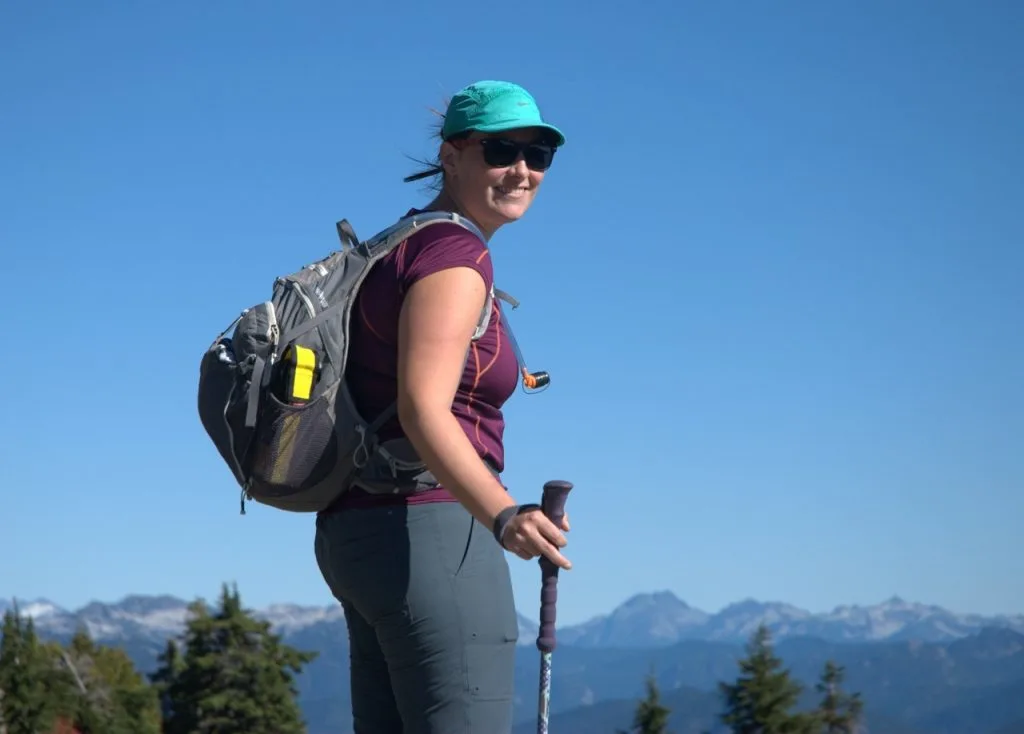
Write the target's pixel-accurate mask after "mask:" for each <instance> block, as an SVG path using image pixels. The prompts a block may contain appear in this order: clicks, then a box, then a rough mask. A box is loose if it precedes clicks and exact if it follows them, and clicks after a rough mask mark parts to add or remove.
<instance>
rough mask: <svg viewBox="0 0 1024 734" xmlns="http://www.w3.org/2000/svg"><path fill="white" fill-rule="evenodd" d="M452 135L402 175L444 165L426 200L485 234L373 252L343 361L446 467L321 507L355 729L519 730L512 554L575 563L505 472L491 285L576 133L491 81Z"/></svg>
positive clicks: (364, 399)
mask: <svg viewBox="0 0 1024 734" xmlns="http://www.w3.org/2000/svg"><path fill="white" fill-rule="evenodd" d="M440 139H441V140H440V144H439V147H438V153H437V157H436V159H435V160H434V161H433V162H432V163H430V164H428V165H427V167H426V168H425V170H423V171H421V172H419V173H417V174H414V175H412V176H409V177H408V178H407V179H406V181H416V180H420V179H423V178H428V177H434V178H435V181H434V188H435V190H436V191H437V196H436V197H435V198H434V200H433V201H432V202H431V203H430V204H429V205H427V207H425V209H424V210H422V211H448V212H454V213H456V214H459V215H461V216H462V217H463V218H465V219H468V220H469V221H470V222H472V223H473V224H474V225H475V226H476V229H477V230H478V233H474V232H472V231H470V230H469V229H467V228H465V227H463V226H460V225H459V224H456V223H447V222H446V223H440V224H435V225H433V226H431V227H426V228H424V229H423V230H421V231H418V232H416V233H415V234H413V235H412V236H410V237H409V238H408V239H407V240H406V241H405V242H404V243H402V244H400V245H399V246H398V247H396V248H395V249H394V250H392V251H391V252H390V253H389V254H388V255H386V256H385V257H384V258H382V259H381V260H380V261H379V262H378V263H377V264H376V265H374V266H373V269H372V270H371V271H370V273H369V274H368V276H367V278H366V281H365V283H364V285H363V286H362V287H361V288H360V290H359V295H358V296H357V300H356V302H355V303H354V305H353V310H352V323H351V327H350V328H351V333H350V340H351V341H350V351H349V357H348V365H347V381H348V387H349V390H350V392H351V394H352V396H353V399H354V401H355V403H356V408H357V410H358V411H359V412H360V414H361V415H363V416H365V417H367V419H370V420H372V418H373V417H374V416H378V415H381V414H382V412H383V411H385V410H386V409H387V408H388V407H389V406H390V405H391V404H392V403H395V402H397V406H398V410H397V416H396V417H395V418H392V419H391V420H389V421H387V422H386V423H384V425H383V427H381V428H380V429H379V430H378V439H379V440H380V441H381V442H391V441H395V440H405V441H407V442H408V444H410V445H411V447H412V449H413V450H414V451H415V453H416V454H417V456H418V457H419V458H420V459H421V460H422V461H423V463H424V464H425V465H426V467H427V469H428V471H429V475H430V479H431V480H432V481H430V482H426V483H425V486H424V488H423V489H422V490H420V491H417V492H416V493H414V494H399V493H379V492H375V493H370V492H364V491H361V490H360V489H358V488H353V489H351V490H349V491H347V492H345V493H344V494H342V495H341V497H340V498H339V500H338V501H337V502H336V503H335V504H334V505H333V506H332V507H330V508H328V509H327V510H325V511H323V512H321V513H319V516H318V518H317V533H316V557H317V561H318V563H319V566H320V570H321V572H322V573H323V576H324V579H325V581H326V582H327V584H328V586H329V587H330V589H331V592H332V593H333V594H334V596H335V597H336V598H337V599H338V600H339V601H340V602H341V604H342V606H343V607H344V610H345V619H346V622H347V624H348V631H349V638H350V644H351V651H352V652H351V668H352V671H351V679H352V701H353V703H352V709H353V719H354V728H355V732H356V734H370V733H371V732H372V734H441V733H442V732H443V733H444V734H463V733H464V734H477V733H478V732H488V734H507V733H508V732H510V731H511V728H512V695H513V670H514V659H515V644H516V640H517V638H518V620H517V617H516V611H515V603H514V600H513V595H512V585H511V580H510V576H509V569H508V564H507V561H506V559H505V555H504V553H503V552H502V550H503V549H504V550H508V551H510V552H511V553H513V554H515V555H516V556H518V557H519V558H522V559H524V560H530V559H534V558H537V557H539V556H545V557H547V558H549V559H550V560H551V561H553V562H554V563H555V564H556V565H558V566H559V567H561V568H564V569H568V568H569V567H570V564H569V562H568V560H567V559H566V558H565V557H564V556H562V554H561V553H560V552H559V549H560V548H563V547H565V544H566V540H565V536H564V535H563V531H568V529H569V528H568V523H567V522H563V523H562V526H561V527H556V526H555V525H554V524H553V523H552V522H551V521H550V520H548V519H547V518H546V517H545V516H544V514H543V513H542V512H540V508H539V507H537V506H536V505H519V504H518V503H517V502H516V500H515V499H513V497H512V496H511V494H510V493H509V491H508V490H507V489H506V488H505V487H504V486H503V485H502V483H501V481H500V479H499V476H500V474H501V472H502V471H503V470H504V448H503V440H502V438H503V435H504V429H505V422H504V417H503V415H502V406H503V405H504V403H505V401H507V400H508V398H509V397H510V396H511V395H512V393H513V392H514V391H515V388H516V384H517V382H518V381H519V379H520V365H519V362H518V361H517V359H516V355H515V350H514V348H513V345H512V342H511V341H510V335H509V334H507V333H505V331H504V328H503V326H502V319H501V313H500V308H501V306H500V304H499V302H498V300H497V299H491V298H489V297H488V296H489V294H490V293H493V288H494V271H493V264H492V261H491V257H490V254H489V250H488V243H489V241H490V239H491V237H493V235H494V234H495V232H497V231H498V229H499V228H500V227H502V226H503V225H505V224H507V223H509V222H513V221H515V220H517V219H519V218H520V217H522V216H523V215H524V214H526V211H527V210H528V209H529V208H530V205H531V204H532V203H533V200H534V199H535V198H536V196H537V192H538V191H539V189H540V185H541V183H542V182H543V180H544V176H545V174H546V172H547V170H548V169H549V168H550V166H551V164H552V161H553V160H554V156H555V152H556V150H557V149H558V148H559V147H560V146H561V145H563V144H564V143H565V137H564V136H563V135H562V133H561V131H559V130H558V129H557V128H556V127H554V126H552V125H550V124H549V123H547V122H546V121H545V120H544V119H543V118H542V117H541V114H540V110H539V109H538V107H537V104H536V102H535V101H534V99H533V97H532V96H531V95H530V94H529V93H528V92H527V91H526V90H525V89H523V88H522V87H520V86H518V85H516V84H512V83H509V82H498V81H483V82H477V83H476V84H472V85H470V86H468V87H466V88H465V89H463V90H462V91H460V92H459V93H458V94H456V95H455V96H454V97H453V98H452V100H451V102H450V104H449V105H448V108H447V111H446V112H445V115H444V122H443V124H442V126H441V129H440ZM418 211H420V210H416V209H413V210H410V211H409V212H407V215H411V214H415V213H418ZM488 303H490V304H491V305H490V306H489V308H490V309H491V311H490V317H489V318H488V319H486V320H482V319H481V314H486V313H487V312H486V311H485V310H484V309H486V308H488V306H487V304H488ZM482 321H483V322H485V323H486V328H484V329H483V331H482V332H478V325H479V324H480V323H481V322H482Z"/></svg>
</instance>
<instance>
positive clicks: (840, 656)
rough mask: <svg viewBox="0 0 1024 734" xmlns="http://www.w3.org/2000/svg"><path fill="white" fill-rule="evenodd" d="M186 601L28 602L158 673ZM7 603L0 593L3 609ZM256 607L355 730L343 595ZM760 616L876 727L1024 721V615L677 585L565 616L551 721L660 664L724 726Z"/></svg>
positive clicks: (671, 700) (996, 728) (633, 683)
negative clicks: (812, 602)
mask: <svg viewBox="0 0 1024 734" xmlns="http://www.w3.org/2000/svg"><path fill="white" fill-rule="evenodd" d="M187 604H188V602H187V601H186V600H183V599H179V598H176V597H173V596H142V595H132V596H128V597H125V598H124V599H122V600H120V601H118V602H116V603H100V602H93V603H90V604H88V605H86V606H83V607H81V608H79V609H75V610H66V609H63V608H61V607H60V606H58V605H56V604H53V603H51V602H49V601H46V600H44V599H38V600H34V601H24V600H19V601H18V606H19V609H20V610H21V613H22V614H25V615H30V616H32V617H33V619H34V620H35V623H36V626H37V629H38V630H39V631H40V634H41V635H42V636H44V637H47V638H50V639H59V640H66V639H68V638H69V637H70V635H71V634H72V633H73V632H74V631H75V629H76V628H77V627H78V626H84V627H85V628H86V629H88V631H89V633H90V634H91V635H92V637H93V638H94V639H96V640H97V641H99V642H103V643H105V644H112V645H117V646H119V647H122V648H123V649H125V651H126V652H127V653H128V654H129V655H130V656H131V658H132V659H133V661H134V662H135V664H136V665H137V666H138V667H139V668H140V669H141V670H144V671H147V672H148V671H151V670H153V669H154V668H155V665H156V655H157V654H159V652H160V651H161V650H162V648H163V646H164V644H165V642H166V640H167V638H168V637H170V636H173V635H177V634H178V633H179V632H180V631H181V630H182V628H183V626H184V623H185V619H186V616H187ZM10 606H11V602H9V601H8V602H5V601H0V611H2V610H3V609H4V608H7V607H10ZM254 614H255V615H256V616H258V617H261V618H263V619H266V620H267V621H269V622H270V623H271V625H272V626H273V627H274V629H275V631H277V632H279V633H280V634H282V636H283V637H284V639H285V641H286V642H288V644H290V645H293V646H295V647H299V648H301V649H307V650H315V651H317V652H318V653H319V656H318V658H317V659H316V660H315V661H314V662H313V663H312V664H311V665H310V666H309V667H308V668H307V669H306V671H305V672H304V673H303V674H302V676H301V677H300V679H299V681H298V683H299V690H300V697H301V703H302V707H303V712H304V714H305V716H306V719H307V722H308V724H309V734H328V732H331V733H337V734H342V733H344V732H349V731H351V729H350V723H349V720H348V716H349V698H348V669H347V662H348V657H347V656H348V640H347V634H346V631H345V624H344V618H343V615H342V613H341V609H340V607H339V606H338V605H335V604H332V605H329V606H322V607H320V606H312V607H311V606H299V605H294V604H275V605H272V606H268V607H266V608H263V609H259V610H254ZM519 620H520V639H519V644H520V645H521V647H520V653H519V655H518V656H517V658H518V660H517V680H516V695H517V700H516V711H517V720H518V721H519V722H520V729H521V732H522V734H526V732H528V731H530V730H531V726H532V724H531V721H532V717H533V716H534V715H535V708H536V686H537V665H538V655H537V651H536V649H535V648H534V640H535V638H536V634H537V625H536V623H535V622H534V621H533V620H531V619H530V618H528V617H526V616H525V615H522V614H520V616H519ZM761 623H764V624H765V625H766V626H767V627H768V628H769V629H770V630H771V631H772V634H773V639H774V641H775V642H776V645H777V650H778V652H779V654H780V656H781V657H782V658H783V660H784V662H785V664H786V665H787V666H788V667H790V669H791V670H792V672H793V675H794V676H795V677H796V678H797V679H798V680H800V681H801V682H803V683H804V684H805V685H806V686H807V687H808V688H809V693H808V698H807V700H806V701H805V703H806V704H807V705H813V683H814V681H815V679H816V677H817V675H818V674H819V673H820V670H821V667H822V666H823V665H824V662H825V660H826V659H829V658H832V659H835V660H837V661H838V662H840V663H841V664H843V665H845V666H846V667H847V670H848V680H849V688H850V689H851V690H859V691H861V692H862V693H863V694H864V697H865V700H866V701H867V706H866V710H867V717H868V723H869V731H870V734H924V733H925V732H928V733H929V734H971V733H972V732H978V733H979V734H1024V615H1016V616H1009V615H1002V616H984V615H978V614H958V613H954V612H950V611H948V610H945V609H943V608H941V607H937V606H933V605H926V604H919V603H914V602H907V601H904V600H902V599H900V598H899V597H892V598H890V599H887V600H885V601H883V602H881V603H879V604H875V605H870V606H841V607H837V608H835V609H833V610H832V611H830V612H825V613H812V612H809V611H807V610H803V609H800V608H798V607H795V606H792V605H789V604H785V603H781V602H761V601H756V600H753V599H746V600H743V601H739V602H737V603H734V604H731V605H729V606H726V607H725V608H723V609H721V610H720V611H718V612H715V613H709V612H706V611H702V610H700V609H696V608H694V607H691V606H689V605H688V604H686V603H685V602H683V601H682V600H680V599H679V598H678V597H677V596H675V595H674V594H672V593H671V592H667V591H659V592H653V593H648V594H638V595H636V596H634V597H632V598H630V599H628V600H627V601H626V602H624V603H623V604H621V605H620V606H618V607H617V608H615V609H614V610H612V611H611V612H609V613H608V614H605V615H601V616H598V617H595V618H593V619H591V620H588V621H586V622H583V623H581V624H576V625H569V626H566V627H562V628H559V630H558V641H559V648H558V650H557V652H556V653H555V656H554V672H553V680H552V705H551V709H552V731H556V730H557V731H558V732H559V734H576V733H579V734H582V733H583V732H586V734H600V732H605V731H607V732H609V733H610V732H613V731H615V730H616V728H626V727H627V726H628V724H629V720H630V717H631V716H632V709H633V707H634V706H635V704H636V698H637V697H639V696H640V695H642V689H643V679H644V676H646V675H647V674H648V673H651V672H653V673H654V674H655V676H656V677H657V679H658V682H659V685H660V686H661V688H662V690H663V695H664V698H665V701H666V703H667V704H668V705H669V707H670V708H672V709H673V711H674V714H673V720H672V722H671V726H672V727H673V729H672V730H673V732H675V734H686V733H687V732H691V731H692V732H694V733H696V732H702V731H711V732H714V731H716V729H715V727H716V724H715V716H716V714H717V713H718V712H719V711H720V710H721V699H720V698H719V696H718V693H717V689H716V686H717V683H718V682H719V681H724V680H733V679H735V677H736V674H737V669H736V659H737V658H738V657H739V656H741V655H742V654H743V644H744V643H745V642H746V641H747V639H748V638H749V636H750V634H751V633H752V632H753V631H754V630H755V629H756V627H757V626H758V624H761ZM556 726H557V729H556V728H555V727H556ZM517 734H520V730H517Z"/></svg>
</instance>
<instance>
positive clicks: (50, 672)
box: [0, 604, 59, 734]
mask: <svg viewBox="0 0 1024 734" xmlns="http://www.w3.org/2000/svg"><path fill="white" fill-rule="evenodd" d="M0 634H2V635H3V637H2V639H0V690H2V691H3V698H2V700H0V722H2V724H3V726H4V727H5V728H6V731H7V734H36V733H37V732H39V731H49V730H50V729H51V728H52V727H53V726H54V723H55V722H56V720H57V713H58V712H57V706H56V702H55V696H54V695H53V693H54V690H53V689H54V687H55V686H56V684H58V683H59V681H58V674H57V669H56V667H55V666H54V664H53V663H54V661H53V658H52V656H51V654H50V651H49V650H48V648H47V647H46V646H44V645H43V644H41V643H40V641H39V638H38V637H37V636H36V631H35V625H34V624H33V622H32V619H31V617H29V618H28V619H24V618H22V616H21V613H20V611H19V609H18V606H17V605H16V604H15V606H14V608H13V609H11V610H8V611H7V612H5V613H4V618H3V624H2V632H0Z"/></svg>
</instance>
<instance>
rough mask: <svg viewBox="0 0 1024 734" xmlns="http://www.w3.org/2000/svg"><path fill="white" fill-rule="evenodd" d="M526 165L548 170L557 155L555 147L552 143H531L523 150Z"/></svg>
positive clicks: (535, 169)
mask: <svg viewBox="0 0 1024 734" xmlns="http://www.w3.org/2000/svg"><path fill="white" fill-rule="evenodd" d="M523 157H524V158H525V159H526V166H527V168H530V169H531V170H534V171H546V170H548V168H550V167H551V161H552V160H553V159H554V157H555V149H554V148H552V147H551V146H550V145H540V144H536V145H531V146H529V147H528V148H526V150H524V151H523Z"/></svg>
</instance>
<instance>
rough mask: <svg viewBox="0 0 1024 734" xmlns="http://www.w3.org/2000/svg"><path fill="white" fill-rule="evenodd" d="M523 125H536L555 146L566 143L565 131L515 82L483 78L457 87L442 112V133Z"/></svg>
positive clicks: (496, 131) (502, 129)
mask: <svg viewBox="0 0 1024 734" xmlns="http://www.w3.org/2000/svg"><path fill="white" fill-rule="evenodd" d="M522 127H539V128H543V129H544V130H547V131H548V132H550V133H551V134H552V135H553V136H554V137H555V146H556V147H558V146H561V145H564V144H565V135H563V134H562V131H561V130H559V129H558V128H557V127H555V126H554V125H552V124H550V123H548V122H545V121H544V118H542V117H541V114H540V108H539V107H537V102H536V100H534V98H533V95H531V94H530V93H529V92H527V91H526V90H525V89H523V88H522V87H521V86H519V85H518V84H513V83H512V82H502V81H493V80H484V81H479V82H474V83H473V84H470V85H469V86H467V87H464V88H463V89H460V90H459V91H458V92H457V93H456V94H455V96H454V97H452V101H451V102H450V103H449V104H448V111H447V112H445V118H444V126H443V127H442V128H441V137H443V138H444V139H445V140H448V139H449V138H450V137H451V136H453V135H458V134H459V133H464V132H469V131H471V130H476V131H478V132H482V133H498V132H503V131H505V130H514V129H516V128H522Z"/></svg>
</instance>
